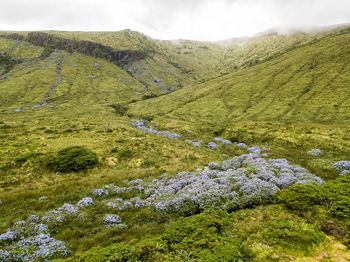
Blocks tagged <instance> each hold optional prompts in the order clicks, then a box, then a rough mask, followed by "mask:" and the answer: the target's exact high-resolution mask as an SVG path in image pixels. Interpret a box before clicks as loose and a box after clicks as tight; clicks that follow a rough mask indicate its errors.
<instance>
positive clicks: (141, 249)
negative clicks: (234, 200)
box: [68, 211, 242, 261]
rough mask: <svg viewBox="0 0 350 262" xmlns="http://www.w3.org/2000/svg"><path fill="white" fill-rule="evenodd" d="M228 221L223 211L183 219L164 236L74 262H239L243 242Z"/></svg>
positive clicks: (89, 253) (112, 247)
mask: <svg viewBox="0 0 350 262" xmlns="http://www.w3.org/2000/svg"><path fill="white" fill-rule="evenodd" d="M225 218H227V214H226V213H225V212H223V211H207V212H205V213H202V214H199V215H195V216H191V217H185V218H181V219H180V220H179V221H177V222H174V223H172V224H171V225H170V226H169V227H168V229H167V230H166V231H165V233H164V234H162V235H160V236H156V237H146V238H144V239H141V240H139V239H134V240H132V241H130V242H129V243H127V244H124V243H118V244H113V245H110V246H108V247H106V248H101V247H96V248H93V249H91V250H89V251H87V252H85V253H83V254H77V255H76V256H75V257H74V258H72V260H71V261H239V259H241V258H242V255H241V253H240V244H241V243H240V242H239V241H236V240H235V238H233V237H232V236H227V234H225V230H227V229H228V225H226V223H225V222H224V219H225ZM226 233H227V232H226ZM68 261H69V259H68Z"/></svg>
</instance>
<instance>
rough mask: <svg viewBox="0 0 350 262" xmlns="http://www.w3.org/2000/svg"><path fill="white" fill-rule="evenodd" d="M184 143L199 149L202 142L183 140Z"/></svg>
mask: <svg viewBox="0 0 350 262" xmlns="http://www.w3.org/2000/svg"><path fill="white" fill-rule="evenodd" d="M185 142H186V143H190V144H192V145H194V146H195V147H201V146H202V142H201V141H192V140H188V139H186V140H185Z"/></svg>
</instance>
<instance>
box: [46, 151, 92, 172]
mask: <svg viewBox="0 0 350 262" xmlns="http://www.w3.org/2000/svg"><path fill="white" fill-rule="evenodd" d="M97 163H98V158H97V154H96V153H94V152H92V151H91V150H89V149H87V148H85V147H82V146H72V147H68V148H65V149H63V150H61V151H59V152H58V154H57V156H56V157H54V158H52V159H51V160H50V161H49V167H51V168H52V169H53V170H54V171H56V172H61V173H67V172H72V171H74V172H77V171H80V170H84V169H89V168H92V167H94V166H95V165H96V164H97Z"/></svg>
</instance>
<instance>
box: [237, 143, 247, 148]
mask: <svg viewBox="0 0 350 262" xmlns="http://www.w3.org/2000/svg"><path fill="white" fill-rule="evenodd" d="M237 146H238V147H247V145H246V144H244V143H238V144H237Z"/></svg>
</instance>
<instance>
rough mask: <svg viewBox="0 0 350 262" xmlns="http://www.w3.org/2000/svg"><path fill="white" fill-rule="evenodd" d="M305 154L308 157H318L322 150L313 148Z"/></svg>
mask: <svg viewBox="0 0 350 262" xmlns="http://www.w3.org/2000/svg"><path fill="white" fill-rule="evenodd" d="M307 154H308V155H310V156H319V155H321V154H322V150H321V149H318V148H313V149H311V150H310V151H308V152H307Z"/></svg>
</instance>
